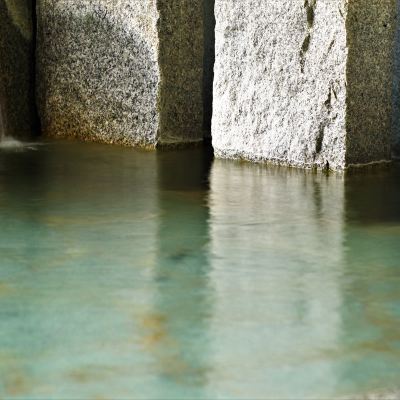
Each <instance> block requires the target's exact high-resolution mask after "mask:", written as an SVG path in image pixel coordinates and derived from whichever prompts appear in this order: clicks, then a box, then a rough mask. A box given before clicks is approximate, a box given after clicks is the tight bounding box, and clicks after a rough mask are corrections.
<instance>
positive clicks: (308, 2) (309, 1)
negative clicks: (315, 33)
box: [300, 0, 317, 74]
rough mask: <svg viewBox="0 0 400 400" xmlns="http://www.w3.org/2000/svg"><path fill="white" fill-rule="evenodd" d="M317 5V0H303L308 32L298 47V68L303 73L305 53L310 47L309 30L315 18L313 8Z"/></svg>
mask: <svg viewBox="0 0 400 400" xmlns="http://www.w3.org/2000/svg"><path fill="white" fill-rule="evenodd" d="M316 6H317V0H305V1H304V8H305V9H306V16H307V26H308V33H307V36H306V37H305V39H304V41H303V44H302V45H301V49H300V69H301V73H303V74H304V67H305V63H306V54H307V52H308V49H309V48H310V42H311V31H312V29H313V27H314V20H315V8H316Z"/></svg>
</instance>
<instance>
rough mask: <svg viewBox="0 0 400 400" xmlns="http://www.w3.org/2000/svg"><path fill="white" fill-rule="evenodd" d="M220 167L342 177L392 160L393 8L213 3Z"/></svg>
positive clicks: (341, 2) (363, 2)
mask: <svg viewBox="0 0 400 400" xmlns="http://www.w3.org/2000/svg"><path fill="white" fill-rule="evenodd" d="M215 10H216V20H217V26H216V64H215V80H214V109H213V110H214V114H213V124H212V136H213V145H214V148H215V151H216V155H217V156H218V157H226V158H244V159H248V160H252V161H271V162H275V163H279V164H286V165H294V166H300V167H318V168H326V167H328V166H329V168H332V169H343V168H346V167H347V166H349V165H351V164H364V163H370V162H378V161H383V160H389V159H390V146H391V126H392V73H393V52H394V37H395V26H396V5H395V2H394V1H393V0H359V1H348V0H335V1H332V0H280V1H276V0H232V1H226V0H216V6H215Z"/></svg>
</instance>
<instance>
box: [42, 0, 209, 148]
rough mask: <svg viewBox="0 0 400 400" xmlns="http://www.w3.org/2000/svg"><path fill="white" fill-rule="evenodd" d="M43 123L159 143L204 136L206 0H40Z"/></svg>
mask: <svg viewBox="0 0 400 400" xmlns="http://www.w3.org/2000/svg"><path fill="white" fill-rule="evenodd" d="M38 26H39V28H38V80H39V85H38V98H39V110H40V115H41V120H42V127H43V132H44V134H46V135H50V136H74V137H79V138H81V139H84V140H95V141H102V142H107V143H122V144H127V145H142V146H148V147H155V146H159V145H171V144H179V143H186V142H195V141H199V140H201V139H202V137H203V99H202V85H203V9H202V1H201V0H113V1H111V0H38Z"/></svg>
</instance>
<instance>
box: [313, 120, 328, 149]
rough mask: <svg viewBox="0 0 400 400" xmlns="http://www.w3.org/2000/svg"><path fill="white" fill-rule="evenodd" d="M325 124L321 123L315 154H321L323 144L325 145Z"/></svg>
mask: <svg viewBox="0 0 400 400" xmlns="http://www.w3.org/2000/svg"><path fill="white" fill-rule="evenodd" d="M325 128H326V126H325V123H324V122H323V123H321V125H320V126H319V129H318V136H317V140H316V144H315V153H316V154H320V153H321V151H322V144H323V143H324V136H325Z"/></svg>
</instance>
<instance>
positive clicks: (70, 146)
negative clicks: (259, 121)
mask: <svg viewBox="0 0 400 400" xmlns="http://www.w3.org/2000/svg"><path fill="white" fill-rule="evenodd" d="M0 227H1V229H0V254H1V258H0V321H1V325H0V397H1V398H11V399H14V398H15V399H18V398H19V399H21V398H23V399H43V398H53V399H65V398H69V399H82V398H119V399H128V398H129V399H132V398H136V399H179V398H185V399H186V398H190V399H196V398H201V399H217V398H220V399H227V398H231V399H243V398H252V399H266V398H274V399H277V398H279V399H294V398H296V399H311V398H313V399H320V398H343V397H348V398H349V397H350V398H354V397H357V396H360V397H362V396H363V395H365V394H368V393H371V392H375V391H383V392H384V391H386V390H391V389H396V385H397V388H398V386H399V376H400V330H399V326H400V291H399V285H400V245H399V244H400V168H399V166H394V167H393V168H392V169H388V170H385V171H380V172H374V173H369V174H368V175H349V176H347V177H343V176H340V175H334V174H333V175H330V176H326V175H323V174H315V173H312V172H304V171H298V170H292V169H283V168H270V167H263V166H259V165H249V164H241V163H235V162H227V161H212V159H211V157H210V156H209V155H208V154H207V152H205V151H204V150H202V149H194V150H187V151H180V152H174V151H170V152H165V153H158V154H157V153H154V152H139V151H135V150H131V149H125V148H119V147H107V146H102V145H95V144H76V143H71V142H65V143H59V142H49V143H47V144H45V145H43V146H38V147H37V149H36V151H33V150H26V151H21V149H19V150H18V151H7V152H4V151H3V152H1V153H0Z"/></svg>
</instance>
